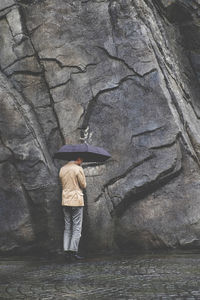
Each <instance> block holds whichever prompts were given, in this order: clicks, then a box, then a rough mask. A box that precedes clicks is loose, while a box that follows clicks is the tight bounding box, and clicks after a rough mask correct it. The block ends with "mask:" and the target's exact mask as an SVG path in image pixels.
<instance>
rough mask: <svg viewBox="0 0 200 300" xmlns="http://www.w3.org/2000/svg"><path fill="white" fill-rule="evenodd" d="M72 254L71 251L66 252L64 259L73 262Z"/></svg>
mask: <svg viewBox="0 0 200 300" xmlns="http://www.w3.org/2000/svg"><path fill="white" fill-rule="evenodd" d="M71 257H72V255H71V252H70V251H64V258H65V260H66V261H71Z"/></svg>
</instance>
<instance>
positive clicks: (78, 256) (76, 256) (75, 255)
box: [74, 254, 85, 260]
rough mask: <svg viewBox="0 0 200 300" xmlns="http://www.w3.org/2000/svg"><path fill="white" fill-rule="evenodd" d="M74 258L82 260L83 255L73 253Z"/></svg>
mask: <svg viewBox="0 0 200 300" xmlns="http://www.w3.org/2000/svg"><path fill="white" fill-rule="evenodd" d="M74 258H75V259H76V260H83V259H84V258H85V257H83V256H80V255H78V254H74Z"/></svg>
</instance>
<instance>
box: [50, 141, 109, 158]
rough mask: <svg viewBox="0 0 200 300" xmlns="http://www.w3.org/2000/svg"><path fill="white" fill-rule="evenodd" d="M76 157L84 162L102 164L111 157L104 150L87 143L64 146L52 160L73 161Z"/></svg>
mask: <svg viewBox="0 0 200 300" xmlns="http://www.w3.org/2000/svg"><path fill="white" fill-rule="evenodd" d="M77 157H82V158H83V160H84V162H103V161H105V160H107V159H108V158H110V157H111V155H110V154H109V153H108V152H107V151H106V150H105V149H103V148H100V147H95V146H92V145H88V144H87V143H83V144H76V145H64V146H62V147H61V148H60V149H59V150H58V152H56V153H55V154H54V158H57V159H63V160H75V159H76V158H77Z"/></svg>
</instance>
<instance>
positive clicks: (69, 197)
mask: <svg viewBox="0 0 200 300" xmlns="http://www.w3.org/2000/svg"><path fill="white" fill-rule="evenodd" d="M59 178H60V180H61V183H62V205H63V206H84V199H83V192H82V189H84V188H86V179H85V174H84V172H83V168H82V167H81V166H79V165H77V164H75V163H74V162H73V161H70V162H68V163H67V164H66V165H64V166H63V167H62V168H61V169H60V172H59Z"/></svg>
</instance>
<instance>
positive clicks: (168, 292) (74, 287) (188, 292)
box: [0, 253, 200, 300]
mask: <svg viewBox="0 0 200 300" xmlns="http://www.w3.org/2000/svg"><path fill="white" fill-rule="evenodd" d="M199 262H200V257H199V254H197V253H196V254H189V253H182V254H176V255H173V254H171V255H167V254H164V255H158V254H157V255H155V254H154V255H150V254H149V255H143V256H142V255H134V256H128V257H127V256H126V257H125V256H114V257H113V256H112V257H97V258H87V259H86V260H85V261H84V262H79V263H77V262H71V263H69V262H68V263H67V262H65V261H64V260H63V259H47V258H46V257H45V258H39V257H23V259H22V257H17V256H15V257H13V258H12V259H11V258H10V257H5V258H2V259H1V262H0V266H1V268H0V294H1V298H2V299H9V300H11V299H30V300H37V299H77V300H79V299H86V300H92V299H94V300H97V299H104V300H107V299H111V300H113V299H120V300H122V299H134V300H135V299H137V300H146V299H156V300H157V299H191V300H195V299H199V298H200V288H199V285H200V270H199Z"/></svg>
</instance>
